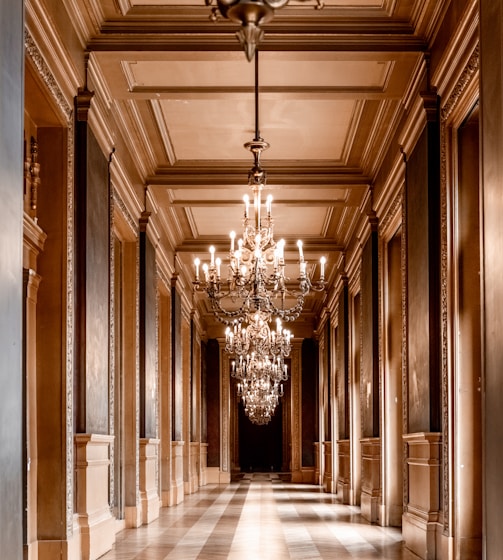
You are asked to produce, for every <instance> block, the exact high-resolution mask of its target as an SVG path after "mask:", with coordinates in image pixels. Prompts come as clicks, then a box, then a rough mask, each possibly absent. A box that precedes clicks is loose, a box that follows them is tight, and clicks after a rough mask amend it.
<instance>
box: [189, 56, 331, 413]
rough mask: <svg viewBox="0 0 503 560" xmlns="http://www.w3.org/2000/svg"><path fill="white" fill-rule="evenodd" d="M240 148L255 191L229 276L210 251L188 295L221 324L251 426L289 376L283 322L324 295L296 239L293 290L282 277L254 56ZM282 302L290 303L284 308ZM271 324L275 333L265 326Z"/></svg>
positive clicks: (233, 247)
mask: <svg viewBox="0 0 503 560" xmlns="http://www.w3.org/2000/svg"><path fill="white" fill-rule="evenodd" d="M245 147H246V148H247V149H248V150H250V151H251V153H252V154H253V158H254V164H253V167H252V168H251V169H250V171H249V173H248V184H249V186H250V187H251V189H252V191H253V213H252V212H251V211H250V206H251V204H250V197H249V196H248V195H245V197H244V217H243V234H242V237H240V238H239V239H236V233H235V232H234V231H232V232H231V233H230V250H229V253H228V265H227V274H226V275H225V274H222V272H223V271H222V259H221V258H220V257H217V256H216V249H215V247H214V246H211V247H210V249H209V253H210V258H209V263H203V264H201V261H200V260H199V259H198V258H196V259H195V260H194V266H195V278H194V282H193V284H194V289H195V290H199V291H204V292H205V293H206V294H207V296H208V299H209V302H210V306H211V309H212V311H213V313H214V315H215V317H216V318H217V319H218V320H219V321H220V322H222V323H224V324H225V325H227V330H226V334H225V336H226V341H225V352H226V353H227V354H229V355H230V356H231V358H232V362H231V375H232V376H233V377H235V378H236V379H237V380H238V382H239V383H238V394H239V395H240V396H241V397H242V399H243V404H244V407H245V412H246V414H247V415H248V417H249V418H250V420H252V422H254V423H257V424H258V423H260V424H265V423H267V422H269V420H270V419H271V416H272V414H273V413H274V410H275V408H276V405H277V403H278V399H279V398H280V397H281V396H282V395H283V386H282V383H283V382H284V381H286V380H287V378H288V372H287V366H286V364H285V358H286V357H288V356H289V354H290V348H291V343H290V341H291V338H292V336H293V335H292V334H291V333H290V331H289V330H287V329H284V328H283V327H282V321H286V322H288V321H294V320H295V319H296V318H297V317H298V316H299V315H300V313H301V312H302V309H303V306H304V298H305V297H306V295H307V294H308V293H309V292H310V291H311V290H314V291H323V290H324V289H325V286H326V282H325V263H326V259H325V257H322V258H321V259H320V278H319V280H318V281H316V282H313V281H311V278H310V277H309V275H308V274H307V262H306V260H305V259H304V252H303V244H302V241H300V240H299V241H298V242H297V247H298V251H299V273H298V274H299V275H298V278H297V285H296V287H295V288H292V287H290V284H289V278H288V277H287V276H286V274H285V241H284V240H283V239H281V240H279V241H275V240H274V231H273V225H274V223H273V218H272V196H270V195H269V196H268V197H267V199H266V202H265V205H264V206H265V207H264V208H263V204H262V196H261V195H262V190H263V188H264V186H265V184H266V172H265V171H264V169H263V168H262V166H261V164H260V155H261V153H262V151H263V150H265V149H267V148H268V147H269V144H268V143H267V142H265V141H264V140H263V139H262V138H261V137H260V134H259V130H258V53H256V56H255V137H254V139H253V140H252V141H250V142H247V143H246V144H245ZM287 299H289V300H293V301H294V303H293V304H292V305H290V306H288V305H287ZM274 319H276V328H275V329H274V327H271V326H270V324H271V323H272V322H273V320H274Z"/></svg>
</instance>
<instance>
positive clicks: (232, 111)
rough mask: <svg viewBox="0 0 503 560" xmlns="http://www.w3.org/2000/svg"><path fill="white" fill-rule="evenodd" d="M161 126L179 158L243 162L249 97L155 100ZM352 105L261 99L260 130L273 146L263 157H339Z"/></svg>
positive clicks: (250, 130)
mask: <svg viewBox="0 0 503 560" xmlns="http://www.w3.org/2000/svg"><path fill="white" fill-rule="evenodd" d="M159 104H160V107H161V112H162V116H163V118H164V120H165V123H164V128H165V129H167V130H168V131H169V137H170V141H171V144H172V147H173V150H174V153H175V156H176V158H177V160H179V161H180V160H232V159H238V160H243V159H247V158H250V161H251V155H250V154H248V155H247V152H246V150H245V149H244V148H243V145H244V144H245V143H246V142H248V141H249V140H251V139H252V138H253V137H254V131H255V121H254V104H253V98H252V97H251V96H245V95H243V99H241V100H236V101H235V102H233V103H223V102H222V101H220V100H215V99H191V100H179V99H173V100H169V99H168V100H166V99H163V100H161V101H160V102H159ZM355 106H356V103H355V101H351V100H334V99H332V100H321V99H318V100H312V101H309V100H306V99H298V100H296V99H289V100H284V99H282V97H281V95H272V94H269V95H268V96H267V99H262V102H261V103H260V117H259V128H260V134H261V136H262V138H264V139H265V140H266V141H267V142H269V144H270V145H271V147H270V148H269V149H268V150H267V151H265V152H264V153H263V162H264V163H265V162H266V161H267V159H287V160H297V159H299V160H300V159H316V160H320V159H326V160H336V161H337V160H340V159H341V158H342V154H343V151H344V147H345V145H346V142H347V138H348V134H349V131H350V125H351V123H352V121H353V113H354V109H355Z"/></svg>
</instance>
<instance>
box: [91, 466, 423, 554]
mask: <svg viewBox="0 0 503 560" xmlns="http://www.w3.org/2000/svg"><path fill="white" fill-rule="evenodd" d="M290 558H291V559H294V560H311V559H331V560H332V559H334V560H335V559H337V560H346V559H355V558H356V559H362V560H363V559H367V558H381V559H385V560H413V559H416V556H414V555H413V554H412V553H410V552H408V551H407V550H405V549H404V547H403V544H402V537H401V533H400V531H399V530H398V529H393V528H384V527H379V526H377V525H370V524H369V523H367V522H366V521H364V520H363V519H362V518H361V516H360V513H359V508H357V507H351V506H344V505H342V504H340V503H339V501H338V500H337V498H336V496H334V495H333V494H326V493H323V492H321V491H320V490H319V489H318V488H317V487H315V486H309V485H305V484H292V483H287V482H283V481H282V480H281V478H280V477H279V476H278V475H276V474H268V473H267V474H261V473H255V474H250V475H245V476H244V477H243V478H242V479H241V480H239V481H236V482H232V483H231V484H228V485H225V486H222V485H216V484H211V485H207V486H204V487H202V488H200V489H199V492H197V493H196V494H192V495H190V496H185V500H184V502H182V503H181V504H180V505H178V506H176V507H171V508H162V510H161V514H160V517H159V519H157V520H156V521H154V522H152V523H150V525H147V526H144V527H140V528H139V529H126V530H125V531H122V532H121V533H120V534H119V535H118V536H117V542H116V544H115V546H114V549H113V550H112V551H110V552H108V553H107V554H105V555H104V556H102V560H171V559H175V560H195V559H199V560H219V559H222V560H223V559H228V560H286V559H290Z"/></svg>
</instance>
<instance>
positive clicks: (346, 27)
mask: <svg viewBox="0 0 503 560" xmlns="http://www.w3.org/2000/svg"><path fill="white" fill-rule="evenodd" d="M444 4H445V3H444V2H438V1H437V0H326V1H325V3H324V7H323V9H316V3H315V2H312V3H311V2H295V1H292V2H290V3H289V4H288V5H287V6H286V7H284V8H282V9H281V10H277V11H276V14H275V16H274V19H273V20H272V21H271V22H270V23H268V24H267V25H265V26H264V30H265V37H264V39H263V41H262V42H261V44H260V46H259V90H260V94H259V125H260V133H261V136H262V137H263V138H264V139H265V140H266V141H267V142H269V144H270V148H269V149H268V150H267V151H265V152H264V153H263V155H262V165H263V167H264V168H265V170H266V172H267V187H266V192H265V194H268V193H271V194H272V195H273V198H274V201H273V217H274V219H275V232H276V238H280V237H283V238H285V240H286V242H287V246H286V249H287V254H286V256H287V260H288V263H289V271H288V272H289V276H290V277H292V278H296V276H297V273H296V267H297V266H298V265H297V264H296V261H297V253H296V246H295V242H296V240H297V239H298V238H302V239H303V240H304V244H305V254H306V257H307V259H308V261H309V263H310V264H311V273H312V274H314V276H315V277H317V274H318V272H317V271H316V270H314V268H315V267H314V264H315V263H316V261H317V260H318V259H319V257H320V255H322V254H325V255H326V256H327V258H328V264H327V270H328V274H329V278H331V279H332V280H333V278H335V273H336V266H337V262H338V259H339V256H340V252H341V251H342V250H344V249H345V248H346V247H347V245H348V243H349V242H350V239H351V238H353V237H354V235H355V232H356V230H357V228H358V227H359V224H360V223H361V219H362V210H363V204H364V201H365V200H366V197H367V196H368V190H369V185H371V184H372V182H373V179H374V178H375V175H376V173H377V172H378V170H379V169H380V166H381V164H382V161H383V157H384V155H385V150H386V149H387V148H388V146H389V144H390V142H391V139H392V137H393V134H394V133H395V130H396V126H397V125H398V122H399V119H400V118H401V117H402V116H403V112H404V104H405V100H406V98H407V95H408V93H409V91H410V89H411V88H412V85H413V84H414V82H415V80H416V77H417V73H418V71H419V68H420V67H421V64H422V61H423V53H424V51H425V50H426V48H427V44H428V41H429V40H430V39H431V36H432V34H433V33H434V32H435V29H436V25H437V21H438V19H439V17H440V15H441V14H440V11H441V9H442V6H443V5H444ZM67 7H68V9H69V10H72V11H73V13H74V15H75V22H76V25H77V28H78V31H79V33H80V35H81V37H82V40H83V41H84V42H85V44H86V45H87V48H88V50H89V53H90V58H89V76H90V77H91V81H92V87H93V88H94V89H95V90H96V89H99V90H100V91H101V93H102V96H103V97H104V98H105V99H106V100H107V103H108V106H109V110H110V111H111V114H113V116H114V119H115V121H116V122H117V124H118V125H119V127H120V129H121V134H122V136H123V137H124V138H125V140H126V143H127V144H128V145H129V147H130V151H131V153H132V154H133V158H134V163H135V166H136V168H137V171H138V173H139V175H140V176H141V177H142V178H143V180H144V182H145V184H146V185H147V188H148V194H149V200H150V201H151V204H152V206H153V208H154V210H155V212H156V213H157V214H158V216H159V218H160V223H161V228H160V230H161V231H160V236H161V243H165V244H167V245H169V246H170V249H172V250H174V251H175V252H176V254H177V255H178V257H179V262H180V263H183V264H184V265H185V267H186V269H187V270H189V269H190V267H191V263H192V261H193V258H194V257H196V256H199V257H200V258H201V259H206V260H207V258H208V257H207V249H208V246H209V245H210V244H214V245H216V247H217V252H219V253H220V254H221V256H223V257H224V256H225V252H226V251H228V247H229V238H228V233H229V231H230V230H236V231H238V232H239V231H240V230H241V220H242V212H243V203H242V197H243V194H245V193H247V192H250V191H249V187H248V186H247V174H248V170H249V169H250V167H251V165H252V161H253V159H252V156H251V154H250V152H248V151H247V150H246V149H245V148H244V147H243V145H244V144H245V142H247V141H249V140H251V139H252V138H253V136H254V127H255V122H254V62H253V61H252V62H251V63H250V62H248V61H247V60H246V58H245V55H244V52H243V51H242V50H241V47H240V45H239V43H238V41H237V39H236V37H235V31H236V30H237V28H238V26H237V24H235V23H232V22H230V21H228V20H225V19H222V18H220V19H219V20H218V21H216V22H213V21H210V19H209V15H210V11H211V8H210V7H208V6H206V5H205V4H204V0H115V1H114V0H101V1H100V0H73V2H67ZM309 299H310V298H308V300H309ZM201 304H202V301H201ZM202 305H203V304H202ZM320 305H321V299H320V296H317V297H316V298H315V297H313V298H312V299H310V301H309V302H308V303H307V304H306V314H305V316H304V319H303V320H304V322H305V323H306V324H310V323H311V322H312V319H313V316H314V315H315V314H316V313H317V312H318V311H319V308H320ZM299 328H301V327H299ZM293 330H294V331H295V327H293ZM296 334H297V333H296Z"/></svg>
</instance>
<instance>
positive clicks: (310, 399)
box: [301, 338, 318, 467]
mask: <svg viewBox="0 0 503 560" xmlns="http://www.w3.org/2000/svg"><path fill="white" fill-rule="evenodd" d="M301 386H302V406H301V410H302V466H303V467H314V464H315V456H314V443H315V442H317V441H318V406H317V405H318V399H317V396H318V348H317V346H316V343H315V341H314V340H313V339H312V338H306V339H304V340H303V341H302V381H301Z"/></svg>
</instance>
